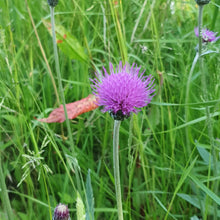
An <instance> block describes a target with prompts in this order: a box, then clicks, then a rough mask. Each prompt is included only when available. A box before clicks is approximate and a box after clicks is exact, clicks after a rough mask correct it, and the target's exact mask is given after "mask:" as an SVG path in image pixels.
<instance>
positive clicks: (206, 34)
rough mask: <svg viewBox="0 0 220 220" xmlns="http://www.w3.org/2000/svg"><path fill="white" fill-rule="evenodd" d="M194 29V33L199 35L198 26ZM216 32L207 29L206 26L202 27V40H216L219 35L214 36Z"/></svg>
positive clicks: (205, 41)
mask: <svg viewBox="0 0 220 220" xmlns="http://www.w3.org/2000/svg"><path fill="white" fill-rule="evenodd" d="M194 31H195V35H196V36H197V37H199V28H198V27H196V28H195V29H194ZM216 34H217V32H213V31H210V30H209V29H207V28H203V29H202V41H203V42H204V43H207V42H212V41H217V40H218V39H219V38H220V36H219V37H216Z"/></svg>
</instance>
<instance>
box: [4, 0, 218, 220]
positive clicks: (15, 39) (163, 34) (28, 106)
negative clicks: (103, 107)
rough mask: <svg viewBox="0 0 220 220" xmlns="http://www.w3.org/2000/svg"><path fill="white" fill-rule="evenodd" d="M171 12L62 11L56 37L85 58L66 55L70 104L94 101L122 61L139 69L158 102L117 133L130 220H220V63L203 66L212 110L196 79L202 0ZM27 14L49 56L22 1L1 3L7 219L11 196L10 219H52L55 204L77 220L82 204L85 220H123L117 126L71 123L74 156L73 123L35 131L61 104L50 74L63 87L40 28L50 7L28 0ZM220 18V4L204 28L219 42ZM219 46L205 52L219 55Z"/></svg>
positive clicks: (210, 59)
mask: <svg viewBox="0 0 220 220" xmlns="http://www.w3.org/2000/svg"><path fill="white" fill-rule="evenodd" d="M116 2H118V6H115V4H116ZM171 2H172V1H168V0H167V1H164V0H157V1H153V0H152V1H144V0H143V1H136V0H127V1H122V2H121V3H122V4H119V3H120V1H111V0H109V1H102V0H96V1H94V0H92V1H85V0H72V1H71V0H69V1H64V0H60V1H59V4H58V5H57V6H56V7H55V22H56V25H57V27H62V28H64V30H65V31H67V32H68V33H69V34H70V35H71V36H73V38H72V39H75V40H76V41H75V42H78V43H79V45H80V47H82V51H81V52H80V54H77V53H76V52H79V48H77V45H76V43H74V45H70V46H71V47H72V48H71V50H70V51H67V49H66V50H65V49H64V48H62V45H61V44H60V45H59V44H58V46H59V59H60V69H61V75H62V83H63V87H64V95H65V100H66V103H70V102H74V101H76V100H79V99H82V98H84V97H86V96H88V94H90V93H91V88H90V81H89V78H93V77H94V73H95V71H96V70H101V68H102V66H104V67H105V68H107V69H108V64H109V62H112V63H113V64H114V65H115V66H116V65H117V64H118V63H119V61H121V60H123V61H124V62H126V61H127V62H129V63H133V62H135V63H137V64H138V65H141V66H142V69H146V74H152V75H153V76H154V77H155V81H156V85H157V86H156V91H157V92H156V93H157V94H156V96H155V97H154V98H153V101H152V103H151V104H150V105H148V106H147V107H146V108H144V109H142V110H141V111H140V112H138V114H137V115H133V117H131V118H129V119H127V120H125V121H123V122H122V123H121V127H120V144H119V145H120V172H121V185H122V200H123V201H122V202H123V210H124V219H129V220H139V219H140V220H141V219H165V218H167V219H190V217H192V216H197V217H198V218H201V219H214V218H216V217H217V219H218V218H220V213H219V211H218V212H217V213H216V212H215V208H216V207H218V206H219V205H220V197H219V196H220V195H219V193H218V191H219V188H217V189H216V183H217V187H218V185H219V184H218V183H219V181H220V179H219V175H216V173H217V174H219V171H216V170H214V166H213V159H214V158H213V156H214V157H216V159H217V168H218V169H217V170H219V166H220V163H219V158H218V157H219V156H218V155H219V149H220V141H219V139H220V132H219V126H220V121H219V115H220V110H219V107H220V104H219V103H220V102H219V97H220V89H219V87H220V75H219V73H220V57H219V53H210V54H207V55H205V57H204V61H205V73H206V74H207V75H206V78H207V90H208V101H204V97H203V94H204V93H203V92H204V91H203V88H202V85H201V74H200V71H199V64H198V63H197V64H196V65H195V69H194V71H193V73H192V77H191V80H188V76H189V73H190V69H191V66H192V62H193V59H194V57H195V54H196V51H195V47H196V45H197V43H198V39H197V38H196V37H195V35H194V27H195V26H197V20H198V7H196V3H195V2H194V1H185V2H182V3H178V2H179V1H174V2H175V9H176V10H175V12H174V13H172V10H171V8H170V5H171ZM214 3H215V4H217V6H218V7H216V6H215V4H214ZM143 5H145V7H144V10H143ZM28 7H29V8H30V11H31V16H32V17H33V20H34V23H35V28H36V30H37V33H38V35H39V40H40V42H41V44H42V48H43V51H44V52H45V55H46V57H44V56H43V55H42V49H40V46H39V40H37V38H36V33H35V32H34V28H33V25H32V23H31V19H30V16H29V14H28V12H27V7H26V4H25V1H12V0H3V1H1V2H0V8H1V11H0V152H1V155H0V156H1V160H0V161H1V164H0V165H1V168H2V175H3V176H4V178H5V179H4V180H5V181H2V182H4V183H5V185H6V187H7V191H6V189H4V188H3V185H4V184H2V183H1V186H0V188H1V190H4V193H1V194H0V199H1V203H0V219H3V220H4V219H7V213H11V212H10V209H7V206H5V202H4V199H5V197H4V196H3V195H4V194H6V195H7V194H8V196H9V201H10V206H11V208H12V212H13V213H12V214H13V215H14V217H13V219H22V220H23V219H24V220H26V219H27V220H29V219H51V218H52V215H53V210H54V208H55V207H56V205H57V204H58V203H59V202H61V203H65V204H67V205H68V207H69V209H70V215H71V218H72V219H77V210H76V207H79V206H80V204H81V203H80V199H81V200H82V201H83V204H84V207H81V208H82V209H83V208H85V211H89V212H90V214H91V215H90V218H89V219H92V217H91V216H92V215H93V214H92V213H93V208H94V219H98V220H105V219H109V220H114V219H117V209H116V198H115V188H114V177H113V176H114V175H113V162H112V135H113V133H112V132H113V124H114V123H113V119H112V118H111V117H110V116H109V115H108V113H105V114H103V113H102V112H101V111H100V109H96V110H94V111H93V112H88V113H85V114H83V115H80V116H79V117H78V118H76V119H74V120H71V121H70V122H71V131H72V135H73V136H72V137H73V141H74V146H71V143H70V142H69V138H67V139H65V138H63V137H64V136H65V137H68V133H67V127H66V124H65V123H63V124H62V125H61V124H58V123H54V124H44V123H40V122H38V121H37V120H35V118H36V117H37V118H43V117H46V116H48V114H49V112H50V111H51V110H52V109H53V108H56V107H58V105H59V104H58V103H59V101H58V100H57V97H56V89H55V88H54V86H53V83H52V79H51V76H50V74H49V73H50V69H51V73H52V74H53V77H54V80H55V83H56V85H57V88H58V82H57V77H56V71H55V61H54V55H53V45H52V37H51V35H50V33H49V31H48V29H47V28H46V27H45V25H44V21H47V22H50V10H49V6H48V5H47V1H46V0H39V1H28ZM219 7H220V5H219V1H217V0H216V1H214V0H213V1H211V3H210V4H208V5H207V6H205V7H204V15H203V24H204V25H205V26H206V27H207V28H209V29H211V28H212V30H213V31H215V32H220V31H219V30H220V24H219V22H218V19H219V16H217V15H218V11H219ZM217 8H218V10H217ZM148 19H149V22H147V21H148ZM103 21H105V22H103ZM136 22H138V23H137V24H138V25H136ZM219 42H220V40H219V41H217V42H216V43H215V44H212V45H208V48H209V49H210V50H217V51H219V47H220V43H219ZM143 46H145V47H147V50H146V51H143V49H142V48H143ZM82 57H86V59H83V58H82ZM47 62H48V63H49V67H48V66H47ZM187 88H189V93H188V94H189V96H188V98H186V91H187ZM186 100H187V101H188V103H186ZM206 106H209V108H210V113H211V123H212V128H213V136H214V146H215V151H214V153H215V155H213V152H212V149H211V146H210V138H209V133H208V127H207V120H206V111H205V107H206ZM186 111H187V112H188V113H187V120H186V115H185V114H186ZM73 147H74V150H75V151H76V153H77V157H76V158H74V157H73V156H74V155H72V152H73V151H72V150H73V149H72V148H73ZM75 169H78V172H79V176H80V186H81V189H79V188H78V186H77V185H78V184H77V181H76V176H75V173H76V170H75ZM89 170H90V171H89ZM0 171H1V169H0ZM79 195H81V198H80V197H79ZM93 197H94V207H93V202H92V198H93ZM215 204H217V205H218V206H215ZM81 206H82V204H81ZM78 211H79V210H78Z"/></svg>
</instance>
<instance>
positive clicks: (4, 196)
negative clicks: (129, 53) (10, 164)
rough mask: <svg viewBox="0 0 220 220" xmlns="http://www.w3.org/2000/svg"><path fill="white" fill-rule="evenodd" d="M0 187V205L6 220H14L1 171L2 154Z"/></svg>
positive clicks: (0, 163) (0, 167) (0, 160)
mask: <svg viewBox="0 0 220 220" xmlns="http://www.w3.org/2000/svg"><path fill="white" fill-rule="evenodd" d="M0 187H1V197H2V204H3V206H4V209H5V211H6V213H7V216H8V220H14V214H13V212H12V208H11V203H10V200H9V196H8V192H7V187H6V184H5V177H4V173H3V169H2V154H1V152H0Z"/></svg>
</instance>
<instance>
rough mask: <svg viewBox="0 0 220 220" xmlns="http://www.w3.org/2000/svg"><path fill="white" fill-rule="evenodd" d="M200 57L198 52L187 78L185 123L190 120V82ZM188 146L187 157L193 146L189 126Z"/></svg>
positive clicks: (187, 133)
mask: <svg viewBox="0 0 220 220" xmlns="http://www.w3.org/2000/svg"><path fill="white" fill-rule="evenodd" d="M198 58H199V54H198V53H196V56H195V58H194V60H193V63H192V66H191V69H190V72H189V76H188V80H187V84H186V98H185V123H187V122H188V121H189V107H188V103H189V90H190V84H191V80H192V74H193V71H194V69H195V65H196V63H197V61H198ZM185 131H186V146H187V157H189V155H190V154H191V148H190V141H189V134H190V132H189V127H188V126H187V127H186V130H185Z"/></svg>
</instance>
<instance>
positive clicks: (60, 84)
mask: <svg viewBox="0 0 220 220" xmlns="http://www.w3.org/2000/svg"><path fill="white" fill-rule="evenodd" d="M50 13H51V27H52V36H53V49H54V58H55V67H56V72H57V79H58V84H59V92H60V96H61V100H62V103H63V109H64V113H65V118H66V126H67V131H68V137H69V140H70V145H71V149H72V153H73V157H75V158H76V151H75V146H74V141H73V137H72V132H71V127H70V122H69V119H68V114H67V109H66V101H65V97H64V91H63V86H62V80H61V73H60V65H59V57H58V51H57V43H56V34H55V21H54V7H50ZM74 166H75V167H74V168H75V174H76V181H77V188H78V190H79V192H81V184H80V177H79V173H78V167H77V166H76V165H74Z"/></svg>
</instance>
